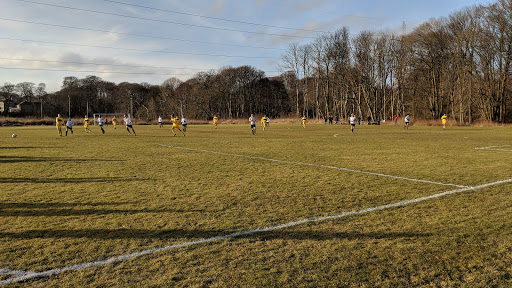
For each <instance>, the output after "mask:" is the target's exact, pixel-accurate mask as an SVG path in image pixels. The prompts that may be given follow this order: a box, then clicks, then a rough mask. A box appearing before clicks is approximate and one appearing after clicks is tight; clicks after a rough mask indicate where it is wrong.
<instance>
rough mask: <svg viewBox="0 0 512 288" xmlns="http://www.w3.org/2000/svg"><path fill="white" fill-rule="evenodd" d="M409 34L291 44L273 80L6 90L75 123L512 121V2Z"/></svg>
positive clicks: (225, 77)
mask: <svg viewBox="0 0 512 288" xmlns="http://www.w3.org/2000/svg"><path fill="white" fill-rule="evenodd" d="M405 31H406V29H405V27H404V29H403V31H402V32H401V33H398V34H395V33H391V32H375V31H364V32H361V33H359V34H358V35H351V34H350V32H349V29H348V28H342V29H340V30H337V31H334V32H331V33H327V34H324V35H321V36H318V37H317V38H316V39H315V40H314V41H312V42H311V43H307V44H298V43H297V44H291V45H289V47H288V48H287V50H286V52H285V53H284V54H283V55H282V57H281V59H280V65H279V68H280V70H281V71H282V74H281V76H279V77H274V78H268V77H266V76H265V73H264V72H263V71H261V70H258V69H257V68H254V67H250V66H241V67H224V68H221V69H219V70H215V71H207V72H200V73H198V74H196V75H195V76H194V77H192V78H191V79H189V80H187V81H184V82H183V81H181V80H179V79H177V78H169V79H168V80H166V81H165V82H164V83H162V84H161V85H151V84H147V83H141V84H136V83H119V84H115V83H111V82H108V81H105V80H103V79H101V78H99V77H96V76H87V77H85V78H83V79H79V78H76V77H66V78H64V79H63V82H62V87H61V90H60V91H58V92H56V93H51V94H47V93H46V92H45V85H44V84H43V83H41V84H39V85H36V84H34V83H30V82H23V83H19V84H11V83H5V84H4V85H3V86H2V87H0V93H1V94H0V95H1V98H2V99H5V101H6V102H11V103H14V102H19V101H21V100H23V99H30V100H34V99H36V100H37V101H41V102H42V103H43V105H42V107H43V108H42V113H43V115H45V116H53V115H56V114H57V113H61V114H64V115H67V114H68V109H69V107H70V108H71V116H81V115H85V113H87V111H88V112H89V114H91V113H126V112H128V113H131V114H132V115H134V116H135V117H136V118H141V119H155V118H156V117H157V116H158V115H164V116H169V115H170V114H172V113H174V114H184V115H186V116H187V117H188V118H191V119H209V118H211V117H212V116H213V115H217V116H219V117H221V118H242V117H243V118H245V117H248V116H249V115H250V114H251V113H255V114H267V115H268V116H270V117H272V118H277V117H298V116H302V115H305V116H306V117H308V118H324V117H326V116H327V115H339V116H340V117H341V118H348V115H349V114H352V113H354V114H356V115H361V116H363V117H371V118H372V119H374V120H375V119H392V117H393V115H398V116H404V115H405V114H411V115H412V116H413V117H414V118H415V119H427V120H429V119H438V118H440V116H441V115H442V114H445V113H446V114H448V115H449V117H450V118H452V119H455V120H457V121H458V122H459V123H460V124H471V123H473V122H475V121H479V120H486V121H495V122H502V123H503V122H512V109H511V108H512V97H511V95H512V94H511V93H512V91H511V84H510V81H511V80H512V79H511V74H512V73H511V72H512V68H511V61H512V0H499V1H498V2H496V3H495V4H492V5H489V6H474V7H470V8H466V9H464V10H462V11H458V12H456V13H454V14H452V15H450V16H449V17H447V18H439V19H431V20H430V21H428V22H426V23H423V24H422V25H420V26H418V27H417V28H416V29H414V30H413V31H412V32H410V33H405ZM0 100H1V99H0ZM4 113H6V114H7V111H6V112H4ZM36 116H40V115H39V114H38V115H36Z"/></svg>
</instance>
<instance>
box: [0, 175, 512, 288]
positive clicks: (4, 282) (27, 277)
mask: <svg viewBox="0 0 512 288" xmlns="http://www.w3.org/2000/svg"><path fill="white" fill-rule="evenodd" d="M510 182H512V178H510V179H506V180H501V181H496V182H491V183H486V184H482V185H479V186H475V187H465V188H461V189H456V190H451V191H446V192H442V193H438V194H434V195H430V196H425V197H420V198H416V199H412V200H405V201H400V202H396V203H391V204H386V205H381V206H376V207H372V208H366V209H362V210H353V211H349V212H343V213H340V214H336V215H330V216H324V217H316V218H308V219H303V220H299V221H294V222H288V223H284V224H280V225H275V226H268V227H264V228H258V229H253V230H246V231H239V232H235V233H231V234H227V235H220V236H215V237H210V238H206V239H204V238H202V239H197V240H193V241H188V242H182V243H178V244H174V245H170V246H166V247H161V248H153V249H148V250H143V251H140V252H135V253H131V254H126V255H121V256H116V257H112V258H108V259H105V260H100V261H94V262H86V263H81V264H77V265H72V266H68V267H64V268H58V269H52V270H47V271H43V272H27V274H25V275H23V276H19V277H14V278H10V279H6V280H2V281H0V285H7V284H13V283H18V282H23V281H27V280H31V279H34V278H42V277H48V276H52V275H57V274H61V273H63V272H66V271H77V270H81V269H85V268H90V267H95V266H101V265H106V264H109V263H113V262H120V261H124V260H129V259H133V258H136V257H140V256H143V255H150V254H155V253H159V252H164V251H168V250H173V249H177V248H182V247H187V246H192V245H195V244H201V243H209V242H214V241H219V240H224V239H228V238H234V237H239V236H247V235H252V234H257V233H261V232H268V231H274V230H278V229H283V228H288V227H293V226H297V225H301V224H305V223H313V222H319V221H325V220H332V219H338V218H342V217H347V216H351V215H357V214H364V213H369V212H373V211H379V210H384V209H389V208H394V207H399V206H405V205H409V204H413V203H418V202H422V201H426V200H430V199H434V198H439V197H442V196H447V195H451V194H456V193H461V192H465V191H469V190H477V189H482V188H486V187H489V186H494V185H499V184H505V183H510Z"/></svg>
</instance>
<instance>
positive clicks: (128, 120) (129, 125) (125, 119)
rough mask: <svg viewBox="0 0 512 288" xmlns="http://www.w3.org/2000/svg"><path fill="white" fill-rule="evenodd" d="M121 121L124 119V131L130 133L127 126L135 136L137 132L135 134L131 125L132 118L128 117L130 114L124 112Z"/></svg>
mask: <svg viewBox="0 0 512 288" xmlns="http://www.w3.org/2000/svg"><path fill="white" fill-rule="evenodd" d="M123 121H124V125H126V131H128V133H130V134H132V133H131V132H130V130H129V129H128V128H132V131H133V135H135V136H137V134H135V130H133V127H132V118H130V116H128V115H126V114H124V118H123Z"/></svg>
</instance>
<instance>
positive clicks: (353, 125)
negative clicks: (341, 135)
mask: <svg viewBox="0 0 512 288" xmlns="http://www.w3.org/2000/svg"><path fill="white" fill-rule="evenodd" d="M348 120H349V122H350V129H351V130H352V133H354V128H355V127H356V121H357V118H356V115H354V114H352V116H350V118H349V119H348Z"/></svg>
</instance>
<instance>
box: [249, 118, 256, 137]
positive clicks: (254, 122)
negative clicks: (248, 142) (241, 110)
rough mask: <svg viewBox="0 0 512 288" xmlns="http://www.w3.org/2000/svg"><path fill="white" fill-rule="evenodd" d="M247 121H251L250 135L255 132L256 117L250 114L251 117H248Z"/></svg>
mask: <svg viewBox="0 0 512 288" xmlns="http://www.w3.org/2000/svg"><path fill="white" fill-rule="evenodd" d="M249 122H251V131H252V135H255V134H256V117H254V114H251V117H249Z"/></svg>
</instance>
